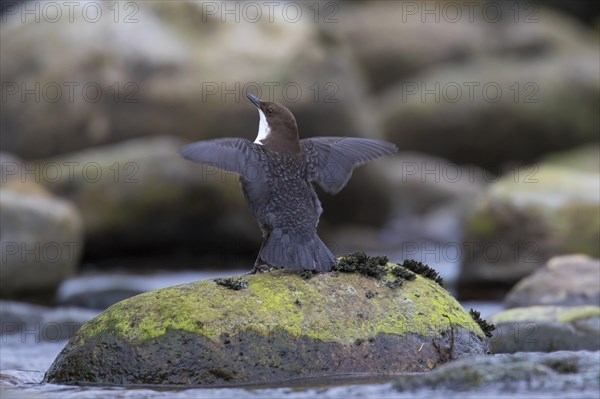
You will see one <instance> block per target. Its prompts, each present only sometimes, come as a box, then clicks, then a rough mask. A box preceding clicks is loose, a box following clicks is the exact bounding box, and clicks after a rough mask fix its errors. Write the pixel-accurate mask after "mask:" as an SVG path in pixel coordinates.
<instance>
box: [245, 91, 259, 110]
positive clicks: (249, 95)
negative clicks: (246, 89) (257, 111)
mask: <svg viewBox="0 0 600 399" xmlns="http://www.w3.org/2000/svg"><path fill="white" fill-rule="evenodd" d="M246 97H248V100H250V101H252V103H253V104H254V105H256V106H257V107H258V108H260V106H261V105H262V101H260V100H259V98H258V97H256V96H255V95H254V94H250V93H246Z"/></svg>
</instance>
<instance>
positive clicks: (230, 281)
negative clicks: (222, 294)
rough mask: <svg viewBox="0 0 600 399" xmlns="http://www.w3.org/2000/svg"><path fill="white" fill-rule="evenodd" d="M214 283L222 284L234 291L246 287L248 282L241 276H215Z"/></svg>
mask: <svg viewBox="0 0 600 399" xmlns="http://www.w3.org/2000/svg"><path fill="white" fill-rule="evenodd" d="M215 283H216V284H217V285H222V286H223V287H226V288H229V289H230V290H234V291H238V290H243V289H244V288H247V287H248V282H247V281H246V280H244V279H243V278H241V277H240V278H234V277H226V278H217V279H215Z"/></svg>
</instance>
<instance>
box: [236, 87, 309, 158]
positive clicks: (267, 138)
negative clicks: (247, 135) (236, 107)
mask: <svg viewBox="0 0 600 399" xmlns="http://www.w3.org/2000/svg"><path fill="white" fill-rule="evenodd" d="M246 96H247V97H248V99H249V100H250V101H251V102H252V103H253V104H254V105H256V108H258V114H259V116H260V121H259V125H258V135H257V136H256V140H254V142H255V143H256V144H260V145H264V146H265V148H267V149H269V150H272V151H277V152H287V153H296V152H298V151H300V144H299V138H298V125H297V124H296V118H294V115H293V114H292V113H291V111H290V110H289V109H287V108H286V107H284V106H283V105H281V104H279V103H276V102H269V101H261V100H260V99H259V98H258V97H256V96H255V95H253V94H250V93H248V94H246Z"/></svg>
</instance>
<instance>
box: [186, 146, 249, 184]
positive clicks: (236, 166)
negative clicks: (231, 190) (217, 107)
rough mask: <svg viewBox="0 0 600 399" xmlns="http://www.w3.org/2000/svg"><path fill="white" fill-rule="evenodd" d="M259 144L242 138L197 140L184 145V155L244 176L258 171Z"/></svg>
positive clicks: (189, 158) (194, 160)
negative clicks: (257, 147)
mask: <svg viewBox="0 0 600 399" xmlns="http://www.w3.org/2000/svg"><path fill="white" fill-rule="evenodd" d="M255 146H257V144H254V143H251V142H250V141H249V140H245V139H240V138H224V139H216V140H205V141H197V142H195V143H191V144H188V145H186V146H184V147H183V148H182V149H181V150H180V151H179V152H180V154H181V156H182V157H184V158H185V159H188V160H190V161H193V162H197V163H204V164H208V165H211V166H214V167H216V168H219V169H222V170H225V171H228V172H235V173H237V174H239V175H240V176H242V177H246V178H247V177H249V175H251V174H255V173H256V165H257V164H258V155H257V149H256V148H255Z"/></svg>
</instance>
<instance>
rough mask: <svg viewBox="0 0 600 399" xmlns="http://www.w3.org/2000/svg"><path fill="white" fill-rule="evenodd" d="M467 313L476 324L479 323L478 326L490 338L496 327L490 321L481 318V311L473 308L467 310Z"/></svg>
mask: <svg viewBox="0 0 600 399" xmlns="http://www.w3.org/2000/svg"><path fill="white" fill-rule="evenodd" d="M469 314H470V315H471V317H472V318H473V320H475V321H476V322H477V324H479V327H480V328H481V330H482V331H483V333H484V334H485V336H486V337H488V338H491V337H492V332H493V331H494V330H495V329H496V326H495V325H493V324H492V323H488V322H487V321H485V320H483V319H482V318H481V313H479V312H478V311H476V310H474V309H471V310H469Z"/></svg>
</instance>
